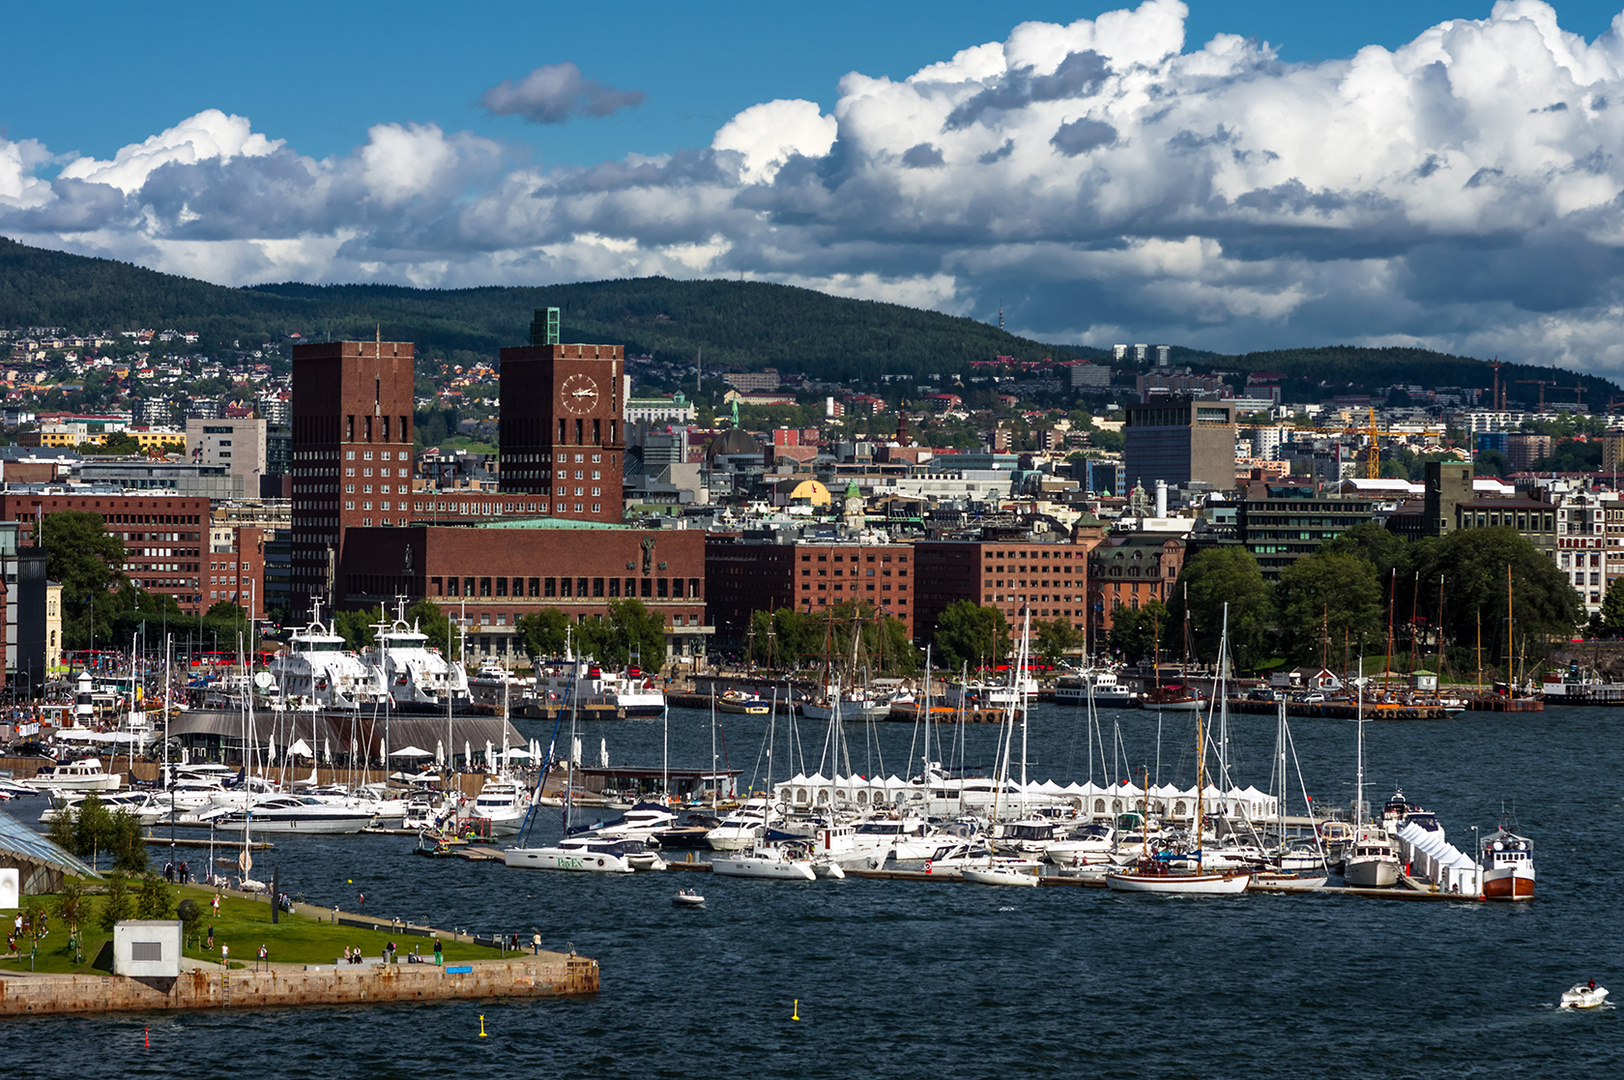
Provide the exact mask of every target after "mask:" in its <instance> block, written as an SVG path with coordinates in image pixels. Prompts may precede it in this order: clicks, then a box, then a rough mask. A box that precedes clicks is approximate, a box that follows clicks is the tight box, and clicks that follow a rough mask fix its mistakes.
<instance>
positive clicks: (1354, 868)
mask: <svg viewBox="0 0 1624 1080" xmlns="http://www.w3.org/2000/svg"><path fill="white" fill-rule="evenodd" d="M1359 667H1360V671H1361V675H1360V677H1359V680H1358V683H1359V694H1358V702H1359V703H1358V711H1357V720H1356V724H1357V729H1358V743H1359V759H1358V763H1357V765H1356V772H1355V779H1354V796H1353V803H1354V805H1353V817H1354V833H1353V839H1352V841H1350V842H1349V844H1348V847H1347V852H1346V854H1345V855H1344V856H1343V860H1342V879H1343V880H1344V881H1346V882H1347V883H1348V884H1349V885H1352V886H1354V887H1355V888H1366V889H1385V888H1387V887H1388V886H1390V885H1396V884H1398V871H1399V861H1398V847H1397V846H1396V845H1395V844H1394V843H1393V838H1392V836H1390V835H1389V834H1388V832H1387V830H1386V829H1384V828H1382V826H1381V825H1380V824H1378V823H1376V822H1372V821H1369V820H1367V818H1368V816H1369V815H1367V814H1366V813H1365V680H1364V676H1363V674H1362V672H1363V669H1364V660H1363V658H1361V659H1360V661H1359Z"/></svg>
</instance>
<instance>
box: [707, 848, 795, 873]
mask: <svg viewBox="0 0 1624 1080" xmlns="http://www.w3.org/2000/svg"><path fill="white" fill-rule="evenodd" d="M711 872H712V873H715V874H720V875H722V876H723V877H752V878H775V879H778V880H783V881H812V880H814V879H816V878H817V876H818V875H817V871H816V870H815V869H814V867H813V865H812V857H811V855H810V854H808V852H807V851H806V848H805V846H804V845H801V844H763V845H761V846H760V847H755V846H752V847H749V848H747V849H744V850H735V851H729V852H728V853H727V854H725V855H716V856H713V857H712V858H711Z"/></svg>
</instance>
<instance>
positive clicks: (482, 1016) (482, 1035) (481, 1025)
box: [479, 1013, 489, 1039]
mask: <svg viewBox="0 0 1624 1080" xmlns="http://www.w3.org/2000/svg"><path fill="white" fill-rule="evenodd" d="M479 1037H480V1038H481V1039H484V1038H488V1037H489V1036H487V1035H486V1034H485V1014H484V1013H480V1014H479Z"/></svg>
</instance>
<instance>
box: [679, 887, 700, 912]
mask: <svg viewBox="0 0 1624 1080" xmlns="http://www.w3.org/2000/svg"><path fill="white" fill-rule="evenodd" d="M671 906H672V907H686V908H695V907H704V906H705V898H704V897H703V896H700V895H699V894H698V893H696V892H694V891H693V890H692V889H680V890H678V891H677V895H675V896H673V897H672V898H671Z"/></svg>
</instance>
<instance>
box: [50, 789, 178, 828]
mask: <svg viewBox="0 0 1624 1080" xmlns="http://www.w3.org/2000/svg"><path fill="white" fill-rule="evenodd" d="M49 794H50V798H51V805H50V806H47V807H46V808H45V809H44V810H43V811H41V812H40V815H39V819H40V821H41V822H42V823H44V824H47V825H48V824H50V823H51V822H53V821H55V820H56V819H57V818H59V817H62V816H64V815H66V816H67V817H68V819H69V820H70V821H71V820H73V818H74V816H75V815H77V814H78V813H79V807H80V806H82V805H83V804H84V801H85V798H86V797H87V796H88V795H89V794H90V792H88V791H77V792H71V793H70V792H66V791H53V792H50V793H49ZM96 798H97V799H99V800H100V801H101V804H102V806H103V807H105V808H106V809H107V812H108V813H109V814H131V815H133V816H134V817H135V819H136V820H137V821H139V822H140V823H141V824H142V825H153V824H156V823H157V821H158V819H159V818H161V817H164V816H165V815H167V814H168V813H169V804H168V803H167V802H159V801H158V800H159V798H160V796H155V795H154V794H153V793H152V792H150V791H114V792H109V793H108V794H106V795H102V794H100V793H97V795H96Z"/></svg>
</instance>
